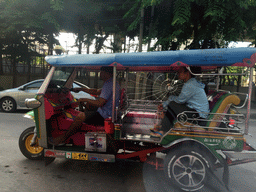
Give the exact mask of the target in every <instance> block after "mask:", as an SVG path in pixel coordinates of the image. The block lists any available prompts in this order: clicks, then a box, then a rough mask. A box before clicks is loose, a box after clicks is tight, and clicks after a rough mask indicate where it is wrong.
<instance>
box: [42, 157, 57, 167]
mask: <svg viewBox="0 0 256 192" xmlns="http://www.w3.org/2000/svg"><path fill="white" fill-rule="evenodd" d="M54 160H55V157H44V162H45V167H46V166H48V165H50V164H51V163H52V162H53V161H54Z"/></svg>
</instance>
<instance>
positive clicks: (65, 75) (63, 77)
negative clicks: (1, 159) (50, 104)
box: [48, 67, 75, 88]
mask: <svg viewBox="0 0 256 192" xmlns="http://www.w3.org/2000/svg"><path fill="white" fill-rule="evenodd" d="M74 69H75V68H73V67H72V68H67V67H57V68H56V69H55V71H54V74H53V77H52V79H51V82H50V84H49V86H48V88H56V87H63V86H64V85H65V84H66V82H67V80H68V79H69V77H70V76H71V74H72V73H73V71H74Z"/></svg>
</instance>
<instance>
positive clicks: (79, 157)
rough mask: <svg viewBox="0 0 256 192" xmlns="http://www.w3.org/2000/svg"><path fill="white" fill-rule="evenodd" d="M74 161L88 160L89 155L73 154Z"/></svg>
mask: <svg viewBox="0 0 256 192" xmlns="http://www.w3.org/2000/svg"><path fill="white" fill-rule="evenodd" d="M72 159H76V160H86V161H87V160H88V154H87V153H72Z"/></svg>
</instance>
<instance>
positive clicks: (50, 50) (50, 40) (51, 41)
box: [48, 33, 53, 55]
mask: <svg viewBox="0 0 256 192" xmlns="http://www.w3.org/2000/svg"><path fill="white" fill-rule="evenodd" d="M48 55H53V33H51V34H49V45H48Z"/></svg>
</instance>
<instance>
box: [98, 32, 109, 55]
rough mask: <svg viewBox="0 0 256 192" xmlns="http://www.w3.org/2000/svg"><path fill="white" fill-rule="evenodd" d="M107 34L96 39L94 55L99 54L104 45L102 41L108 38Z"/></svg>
mask: <svg viewBox="0 0 256 192" xmlns="http://www.w3.org/2000/svg"><path fill="white" fill-rule="evenodd" d="M108 36H109V34H108V33H106V35H105V36H104V37H98V39H96V44H95V46H96V47H95V48H96V51H95V53H96V54H99V53H100V50H101V49H102V47H103V45H104V41H105V40H106V39H107V38H108Z"/></svg>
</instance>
